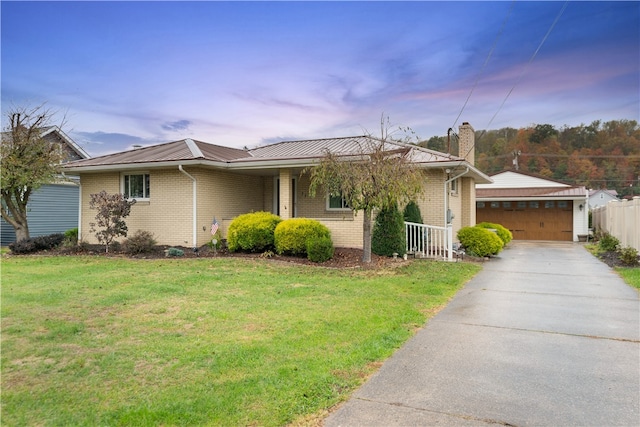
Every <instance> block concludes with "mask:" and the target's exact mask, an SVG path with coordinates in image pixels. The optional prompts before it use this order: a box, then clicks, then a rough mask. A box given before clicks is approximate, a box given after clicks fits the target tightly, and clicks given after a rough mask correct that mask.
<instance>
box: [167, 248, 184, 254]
mask: <svg viewBox="0 0 640 427" xmlns="http://www.w3.org/2000/svg"><path fill="white" fill-rule="evenodd" d="M183 255H184V251H183V250H182V249H178V248H169V249H167V256H183Z"/></svg>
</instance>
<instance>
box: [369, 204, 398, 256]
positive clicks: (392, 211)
mask: <svg viewBox="0 0 640 427" xmlns="http://www.w3.org/2000/svg"><path fill="white" fill-rule="evenodd" d="M405 248H406V242H405V231H404V218H403V217H402V214H401V213H400V211H399V210H398V204H397V203H393V204H392V205H391V206H389V207H387V208H383V209H381V210H380V212H379V213H378V215H377V216H376V222H375V224H374V225H373V235H372V236H371V252H373V253H374V254H376V255H386V256H392V255H393V254H394V253H397V254H398V255H404V253H405V251H406V249H405Z"/></svg>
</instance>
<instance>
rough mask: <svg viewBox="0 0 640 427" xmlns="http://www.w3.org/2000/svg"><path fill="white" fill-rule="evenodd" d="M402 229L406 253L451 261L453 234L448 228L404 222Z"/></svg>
mask: <svg viewBox="0 0 640 427" xmlns="http://www.w3.org/2000/svg"><path fill="white" fill-rule="evenodd" d="M404 227H405V234H406V241H407V246H406V250H407V253H409V254H414V255H415V256H418V255H419V256H421V257H423V258H443V259H448V260H452V259H453V251H452V249H453V232H452V229H451V227H450V226H449V227H436V226H433V225H425V224H417V223H415V222H405V223H404Z"/></svg>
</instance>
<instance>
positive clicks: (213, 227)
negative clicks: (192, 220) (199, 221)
mask: <svg viewBox="0 0 640 427" xmlns="http://www.w3.org/2000/svg"><path fill="white" fill-rule="evenodd" d="M218 227H219V225H218V221H217V220H216V218H215V217H213V222H212V223H211V235H212V236H215V235H216V232H217V231H218Z"/></svg>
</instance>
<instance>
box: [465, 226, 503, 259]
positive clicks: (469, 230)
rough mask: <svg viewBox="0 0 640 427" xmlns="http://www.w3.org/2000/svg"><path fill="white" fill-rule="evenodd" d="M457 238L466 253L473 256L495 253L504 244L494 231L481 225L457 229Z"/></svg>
mask: <svg viewBox="0 0 640 427" xmlns="http://www.w3.org/2000/svg"><path fill="white" fill-rule="evenodd" d="M458 240H460V243H462V245H463V246H464V248H465V251H466V253H468V254H469V255H473V256H479V257H485V256H490V255H496V254H497V253H498V252H500V251H501V250H502V247H503V246H504V244H503V243H502V240H501V239H500V238H499V237H498V235H497V234H496V233H493V232H491V231H489V230H487V229H486V228H482V227H463V228H461V229H460V230H459V231H458Z"/></svg>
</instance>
